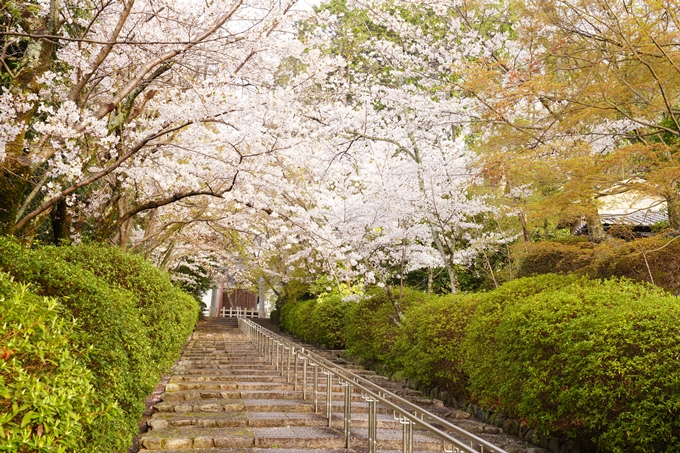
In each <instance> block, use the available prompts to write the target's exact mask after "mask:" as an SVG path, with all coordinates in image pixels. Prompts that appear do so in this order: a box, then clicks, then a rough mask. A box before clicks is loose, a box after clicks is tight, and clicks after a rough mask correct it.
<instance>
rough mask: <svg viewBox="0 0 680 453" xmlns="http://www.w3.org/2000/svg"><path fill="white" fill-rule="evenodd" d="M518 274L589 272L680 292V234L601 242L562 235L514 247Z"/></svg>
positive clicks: (673, 292)
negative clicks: (596, 242)
mask: <svg viewBox="0 0 680 453" xmlns="http://www.w3.org/2000/svg"><path fill="white" fill-rule="evenodd" d="M514 249H515V254H516V256H517V266H516V269H515V270H516V272H515V275H516V276H517V277H529V276H535V275H540V274H547V273H558V274H570V273H575V274H578V275H586V276H588V277H590V278H602V279H607V278H612V277H627V278H630V279H633V280H636V281H639V282H649V283H653V284H655V285H657V286H659V287H661V288H664V289H666V290H667V291H669V292H671V293H672V294H675V295H676V296H677V295H680V238H678V237H677V236H674V235H664V234H660V235H657V236H653V237H650V238H644V239H636V240H634V241H629V242H626V241H623V240H615V239H610V240H607V241H606V242H603V243H600V244H594V243H592V242H584V238H562V239H561V240H553V241H543V242H536V243H531V244H517V245H516V246H515V247H514Z"/></svg>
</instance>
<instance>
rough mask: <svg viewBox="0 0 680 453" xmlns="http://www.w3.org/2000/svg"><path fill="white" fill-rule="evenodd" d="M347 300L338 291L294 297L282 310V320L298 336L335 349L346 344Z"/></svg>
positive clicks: (287, 328)
mask: <svg viewBox="0 0 680 453" xmlns="http://www.w3.org/2000/svg"><path fill="white" fill-rule="evenodd" d="M346 308H347V304H346V303H345V302H343V301H342V297H341V296H340V295H338V294H328V295H324V296H323V297H320V298H319V299H317V300H301V301H292V302H289V303H287V304H285V305H284V306H283V307H282V308H281V311H280V320H279V324H280V325H281V327H283V328H284V329H286V330H288V331H289V332H292V333H294V334H295V335H296V336H297V337H299V338H301V339H303V340H304V341H308V342H310V343H314V344H317V345H323V346H325V347H328V348H331V349H334V348H340V347H344V345H345V336H344V332H343V327H344V325H345V312H346Z"/></svg>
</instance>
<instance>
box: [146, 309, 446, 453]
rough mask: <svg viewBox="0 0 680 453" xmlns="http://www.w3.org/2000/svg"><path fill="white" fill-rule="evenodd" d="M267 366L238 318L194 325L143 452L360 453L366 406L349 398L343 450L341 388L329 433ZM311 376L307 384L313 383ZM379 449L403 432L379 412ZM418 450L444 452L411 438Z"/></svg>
mask: <svg viewBox="0 0 680 453" xmlns="http://www.w3.org/2000/svg"><path fill="white" fill-rule="evenodd" d="M275 368H276V367H275V366H274V365H272V363H271V362H270V361H268V360H266V359H265V358H264V357H263V356H261V355H260V353H259V352H258V351H257V349H256V348H255V347H254V346H253V345H252V344H251V342H250V341H249V339H248V338H247V337H246V336H245V335H244V334H243V333H242V332H241V331H240V330H239V329H238V328H237V321H236V319H235V318H231V319H230V318H218V319H210V320H207V321H203V322H199V324H198V325H197V329H196V331H195V332H194V333H193V335H192V337H191V339H190V341H189V343H188V344H187V346H186V348H185V350H184V352H183V354H182V357H181V358H180V360H179V361H178V362H177V364H176V366H175V368H174V371H173V376H172V377H171V379H170V381H169V383H168V385H167V387H166V392H165V393H164V394H163V396H162V402H161V403H159V404H157V405H156V406H155V413H154V415H153V417H152V418H151V420H149V422H148V425H149V428H150V431H149V432H148V433H146V434H145V435H144V436H142V438H141V440H140V445H141V447H142V449H143V450H163V451H166V452H180V451H183V452H186V451H193V452H196V451H205V452H212V453H226V452H231V453H234V452H236V451H238V452H248V451H255V450H259V449H270V448H272V449H273V448H277V449H279V450H278V451H279V452H283V451H285V449H291V450H295V451H309V452H310V453H311V452H321V451H335V452H338V453H339V452H351V451H365V450H366V448H367V445H368V429H367V428H368V424H369V423H368V420H369V417H368V410H369V404H368V403H367V402H365V401H364V400H363V399H362V398H361V395H360V394H359V393H357V392H354V393H353V394H352V395H351V399H352V403H351V409H352V417H351V419H352V422H351V423H352V428H351V447H353V448H354V449H353V450H348V449H345V447H346V436H345V433H344V432H343V422H344V420H343V411H344V404H345V401H344V395H343V387H342V386H340V385H339V384H338V385H336V384H335V383H334V384H332V390H333V391H332V398H331V400H332V401H331V407H332V411H333V414H335V415H334V416H333V417H332V420H331V427H329V426H328V425H329V422H328V420H327V418H326V416H325V414H319V413H315V411H314V405H313V403H312V402H311V401H309V400H310V399H311V398H310V395H309V393H308V394H307V397H308V400H307V401H306V400H304V399H303V393H302V391H301V390H299V389H298V391H296V390H294V385H293V384H292V383H287V382H286V381H287V378H286V376H285V375H284V373H282V372H281V371H277V370H276V369H275ZM311 379H312V376H311V375H310V376H308V378H307V382H308V383H310V384H311ZM325 382H326V380H325V379H324V380H321V381H320V382H319V383H318V386H319V395H318V398H319V399H318V407H319V410H320V411H322V408H323V409H324V410H325V408H326V400H325V395H326V389H327V387H326V384H325ZM377 410H378V415H377V429H378V430H379V433H380V435H379V437H378V441H377V449H378V450H381V451H387V450H401V449H402V425H401V424H400V423H399V421H398V420H395V419H394V418H393V416H392V414H391V413H388V411H387V410H386V409H385V408H382V407H380V406H378V408H377ZM413 440H414V442H413V447H414V449H415V450H417V451H442V445H441V443H440V442H439V441H437V440H434V439H433V438H431V437H429V436H427V435H426V434H425V433H421V432H419V431H416V432H415V433H414V435H413Z"/></svg>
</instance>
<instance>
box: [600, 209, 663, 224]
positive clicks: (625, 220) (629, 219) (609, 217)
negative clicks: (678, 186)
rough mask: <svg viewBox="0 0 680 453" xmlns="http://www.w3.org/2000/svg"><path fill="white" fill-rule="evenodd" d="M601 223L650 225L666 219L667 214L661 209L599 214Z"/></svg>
mask: <svg viewBox="0 0 680 453" xmlns="http://www.w3.org/2000/svg"><path fill="white" fill-rule="evenodd" d="M600 221H602V224H603V225H640V226H652V225H654V224H655V223H656V222H661V221H668V215H667V214H666V212H663V211H655V212H652V211H635V212H631V213H628V214H601V215H600Z"/></svg>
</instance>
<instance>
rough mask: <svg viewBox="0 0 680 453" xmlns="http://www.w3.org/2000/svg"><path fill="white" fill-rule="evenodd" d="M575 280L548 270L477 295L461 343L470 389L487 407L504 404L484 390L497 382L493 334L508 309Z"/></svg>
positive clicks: (495, 339) (495, 349)
mask: <svg viewBox="0 0 680 453" xmlns="http://www.w3.org/2000/svg"><path fill="white" fill-rule="evenodd" d="M575 281H577V278H576V277H573V276H561V275H555V274H546V275H539V276H537V277H527V278H520V279H517V280H513V281H510V282H508V283H505V284H503V285H501V286H500V287H499V288H498V289H496V290H494V291H489V292H488V293H482V294H475V295H474V297H475V298H476V300H477V307H476V308H475V312H474V313H473V315H472V318H471V319H470V323H469V325H468V327H467V330H466V332H465V339H464V340H463V345H462V346H463V351H464V353H465V355H466V357H467V358H468V359H467V360H466V363H465V371H466V372H467V375H468V376H469V377H470V384H469V389H470V391H471V392H472V394H473V395H478V398H480V399H482V400H483V403H484V404H485V405H486V406H487V407H489V408H495V407H497V406H499V405H500V404H501V402H500V401H497V400H495V399H493V398H487V397H486V396H485V395H486V394H485V393H483V391H484V389H485V388H487V387H489V386H492V385H497V384H498V380H499V374H498V373H497V369H496V362H495V359H494V353H495V351H497V350H498V348H499V347H501V346H499V345H498V339H497V338H496V337H495V335H494V334H495V329H496V327H497V326H498V325H499V324H500V323H501V322H502V321H503V319H504V318H505V316H506V315H505V313H506V311H507V310H509V309H510V308H511V307H512V306H513V305H515V304H518V303H521V302H522V301H523V300H525V299H526V298H527V297H530V296H533V295H535V294H540V293H542V292H545V291H553V290H556V289H559V288H563V287H565V286H567V285H570V284H571V283H573V282H575ZM500 376H501V377H502V375H500ZM501 381H502V379H501Z"/></svg>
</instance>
